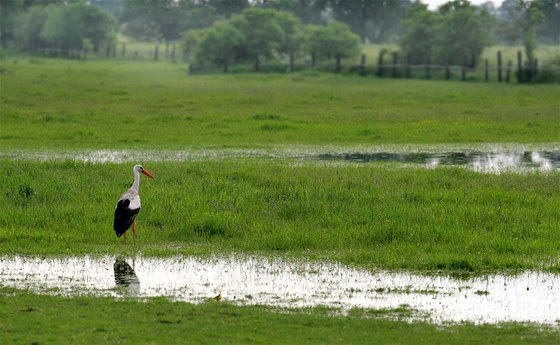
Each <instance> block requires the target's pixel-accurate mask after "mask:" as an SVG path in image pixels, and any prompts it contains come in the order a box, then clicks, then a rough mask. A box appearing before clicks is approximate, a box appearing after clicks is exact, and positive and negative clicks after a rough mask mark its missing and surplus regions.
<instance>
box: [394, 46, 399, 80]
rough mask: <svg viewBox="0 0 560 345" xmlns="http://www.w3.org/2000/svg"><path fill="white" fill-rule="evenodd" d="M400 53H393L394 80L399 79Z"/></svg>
mask: <svg viewBox="0 0 560 345" xmlns="http://www.w3.org/2000/svg"><path fill="white" fill-rule="evenodd" d="M397 54H398V53H397V52H393V78H396V77H397V61H398V55H397Z"/></svg>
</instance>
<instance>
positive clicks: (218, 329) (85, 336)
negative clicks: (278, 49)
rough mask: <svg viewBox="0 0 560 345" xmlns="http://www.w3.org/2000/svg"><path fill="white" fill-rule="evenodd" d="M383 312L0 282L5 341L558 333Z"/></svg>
mask: <svg viewBox="0 0 560 345" xmlns="http://www.w3.org/2000/svg"><path fill="white" fill-rule="evenodd" d="M400 309H401V308H399V310H400ZM399 310H396V311H395V313H396V315H393V316H396V317H398V315H399V313H400V311H399ZM386 312H388V313H389V314H392V313H391V312H390V311H386ZM364 315H367V317H364ZM383 316H384V313H379V312H377V311H373V312H372V313H370V312H369V311H368V310H365V311H361V310H354V311H353V312H352V313H350V315H349V316H333V315H331V314H330V313H329V312H328V310H324V309H320V308H317V309H309V310H303V311H301V310H300V311H291V312H286V311H283V310H276V309H268V308H265V307H260V306H247V307H236V306H233V305H230V304H227V303H217V302H213V301H212V302H208V303H203V304H201V305H192V304H187V303H182V302H175V303H173V302H170V301H168V300H166V299H163V298H150V299H146V300H145V301H142V302H139V301H135V300H128V299H125V300H114V299H112V298H92V297H74V298H63V297H49V296H38V295H32V294H28V293H24V292H19V291H16V290H11V289H1V290H0V318H1V319H2V320H3V321H2V322H1V323H0V334H2V341H3V342H5V343H7V344H62V343H72V344H92V343H95V344H204V343H211V344H412V343H414V344H462V345H463V344H553V343H557V342H558V339H559V337H560V334H559V333H558V330H557V329H553V328H550V327H542V326H536V325H524V324H504V325H501V326H499V327H497V326H490V325H482V326H474V325H472V324H468V323H466V324H457V325H448V326H445V327H440V326H436V325H431V324H427V323H422V322H410V323H409V322H407V321H403V320H401V321H392V320H387V319H385V318H384V317H383Z"/></svg>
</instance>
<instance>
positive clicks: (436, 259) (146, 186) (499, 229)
mask: <svg viewBox="0 0 560 345" xmlns="http://www.w3.org/2000/svg"><path fill="white" fill-rule="evenodd" d="M1 166H2V178H1V179H0V190H1V191H2V194H1V195H0V205H2V212H3V215H2V218H0V253H3V254H16V253H19V254H35V255H38V254H50V255H53V254H57V255H60V254H87V253H98V254H105V253H118V252H121V251H123V250H128V251H132V252H136V251H141V252H144V253H145V254H147V255H172V254H176V253H184V254H193V253H199V254H200V253H202V254H204V253H208V252H216V251H218V252H229V251H243V252H254V253H265V254H274V253H276V254H281V255H296V256H302V255H305V256H309V257H314V258H316V259H327V260H341V261H343V262H347V263H352V264H357V265H360V266H363V267H366V268H389V269H402V268H404V269H413V270H416V269H419V270H444V271H454V270H467V271H481V270H487V269H490V270H496V269H510V268H514V269H527V268H545V269H551V270H557V269H558V266H557V263H556V264H555V263H554V262H555V259H554V258H555V257H557V255H558V252H559V245H560V233H559V232H558V228H559V226H560V219H559V217H558V205H560V196H559V195H558V193H557V191H558V190H560V178H559V177H560V176H559V174H558V173H549V174H513V173H512V174H501V175H492V174H488V175H487V174H479V173H475V172H471V171H468V170H464V169H460V168H455V169H447V168H441V169H435V170H426V169H399V168H396V167H394V166H391V165H376V164H369V165H364V166H361V167H355V166H351V165H350V166H336V165H335V166H329V165H323V164H320V163H317V164H314V163H309V164H295V165H294V164H291V163H290V162H289V161H288V162H285V163H282V162H274V161H268V160H243V159H232V160H225V161H211V162H184V163H149V162H146V163H145V164H144V166H145V167H146V169H148V170H149V171H150V172H152V173H153V174H154V176H156V179H155V180H148V179H146V180H143V181H142V183H141V195H142V201H143V204H142V205H143V209H142V212H141V213H140V216H139V218H138V226H139V244H138V245H137V246H136V247H134V246H128V249H124V248H123V247H124V246H123V244H122V239H117V238H116V237H115V234H114V232H113V230H112V219H113V210H114V205H115V203H116V200H118V198H119V197H120V194H121V193H122V192H124V191H125V190H127V189H128V188H129V187H130V185H131V183H132V173H131V170H132V164H82V163H75V162H70V161H68V162H51V163H38V162H30V161H25V160H23V161H11V160H4V161H2V164H1Z"/></svg>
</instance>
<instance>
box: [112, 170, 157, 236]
mask: <svg viewBox="0 0 560 345" xmlns="http://www.w3.org/2000/svg"><path fill="white" fill-rule="evenodd" d="M132 171H133V172H134V183H133V184H132V187H130V189H129V190H128V191H126V193H124V194H123V195H122V196H121V198H120V199H119V201H118V202H117V206H116V207H115V221H114V223H113V228H114V229H115V233H116V234H117V237H121V235H122V234H124V243H126V231H127V230H128V228H130V225H132V239H133V240H134V244H136V223H135V222H134V220H135V219H136V216H137V215H138V212H140V195H139V194H138V188H139V187H140V173H142V174H144V175H146V176H148V177H149V178H151V179H153V178H154V177H153V176H152V175H151V174H150V173H149V172H148V171H147V170H145V169H144V168H143V167H142V166H141V165H135V166H134V168H133V169H132Z"/></svg>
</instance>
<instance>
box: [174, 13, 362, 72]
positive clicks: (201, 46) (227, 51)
mask: <svg viewBox="0 0 560 345" xmlns="http://www.w3.org/2000/svg"><path fill="white" fill-rule="evenodd" d="M183 43H184V44H185V46H189V47H190V45H194V46H195V51H196V53H195V54H196V55H195V56H196V62H197V63H204V62H211V63H215V64H223V65H224V70H226V71H227V68H228V67H227V66H228V65H229V63H230V61H250V62H253V63H254V66H255V70H256V71H258V70H259V66H260V63H261V60H263V59H268V60H270V59H274V58H277V57H279V58H288V60H289V63H290V69H293V62H294V58H295V56H296V55H297V54H302V53H303V52H304V51H307V52H309V53H310V54H311V55H312V56H313V60H314V61H315V59H316V58H319V59H333V58H334V59H336V61H337V66H338V67H337V69H339V68H340V59H341V58H347V57H354V56H356V55H357V54H359V52H360V50H359V43H360V42H359V37H358V36H357V35H355V34H354V33H352V32H351V31H350V29H349V28H348V26H347V25H345V24H344V23H341V22H337V21H332V22H331V23H330V24H329V25H328V26H324V25H309V26H306V27H303V26H302V25H301V23H300V21H299V19H298V18H297V17H295V16H294V15H292V14H290V13H287V12H281V11H277V10H273V9H262V8H250V9H247V10H245V11H243V13H242V14H241V15H236V16H234V17H233V18H232V19H231V20H229V21H218V22H216V23H214V25H213V26H212V27H210V28H208V29H205V30H203V31H200V32H199V31H197V32H192V31H190V32H188V33H187V34H186V36H185V38H184V39H183Z"/></svg>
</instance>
